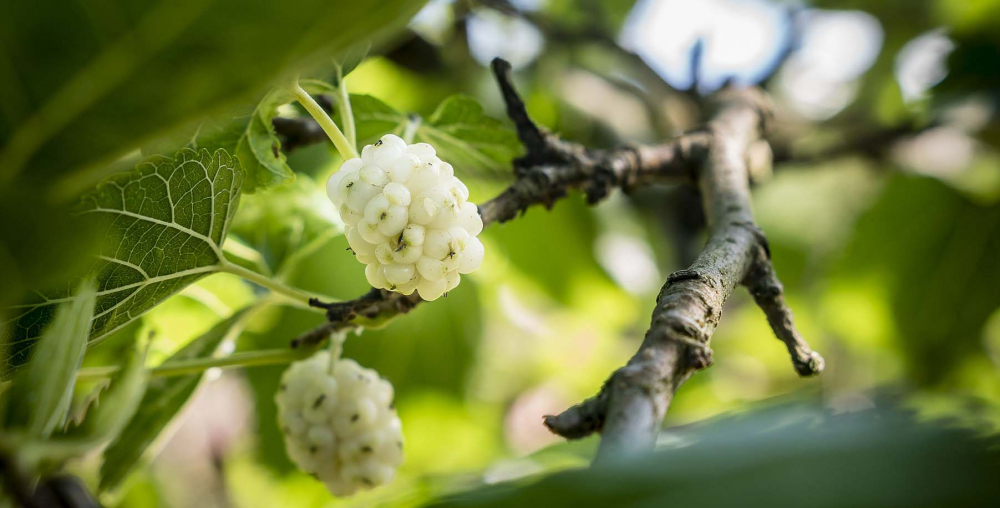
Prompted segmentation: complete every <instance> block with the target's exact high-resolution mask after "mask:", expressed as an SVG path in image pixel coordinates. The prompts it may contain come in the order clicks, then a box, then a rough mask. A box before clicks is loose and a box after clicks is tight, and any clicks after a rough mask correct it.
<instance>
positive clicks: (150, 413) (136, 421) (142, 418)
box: [100, 309, 246, 490]
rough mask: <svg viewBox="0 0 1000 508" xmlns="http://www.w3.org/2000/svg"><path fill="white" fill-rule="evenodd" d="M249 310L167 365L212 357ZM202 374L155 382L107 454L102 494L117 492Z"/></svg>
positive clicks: (226, 321) (196, 341)
mask: <svg viewBox="0 0 1000 508" xmlns="http://www.w3.org/2000/svg"><path fill="white" fill-rule="evenodd" d="M245 312H246V310H245V309H244V310H242V311H239V312H236V313H235V314H233V315H232V316H230V317H229V318H228V319H226V320H224V321H222V322H220V323H219V324H217V325H215V326H214V327H212V329H211V330H209V331H207V332H205V333H204V334H202V335H201V336H199V337H198V338H196V339H194V340H193V341H191V342H190V343H189V344H188V345H187V346H184V347H183V348H182V349H180V350H179V351H177V352H176V353H174V354H173V355H172V356H171V357H170V358H168V359H167V360H166V361H167V362H172V361H180V360H189V359H194V358H203V357H208V356H211V355H212V353H213V352H215V350H216V349H217V348H218V347H219V344H220V343H222V340H223V339H224V338H225V337H226V334H227V333H228V332H229V330H230V329H231V328H232V327H233V325H234V324H236V323H237V322H239V321H240V320H241V319H243V315H244V314H245ZM202 374H203V373H202V372H198V373H195V374H188V375H185V376H174V377H165V378H159V379H154V380H152V381H150V383H149V385H148V386H147V387H146V393H145V394H144V395H143V397H142V402H140V403H139V408H138V410H137V411H136V412H135V415H134V416H132V419H131V420H129V422H128V424H127V425H125V428H124V429H123V430H122V432H121V433H120V434H118V437H117V438H115V440H114V441H112V442H111V444H110V445H109V446H108V448H107V450H105V451H104V462H103V463H102V464H101V483H100V488H101V490H109V489H114V488H115V487H116V486H117V485H118V484H119V483H121V481H122V480H124V479H125V477H126V476H127V475H128V473H129V471H131V470H132V468H133V467H134V466H135V464H136V463H137V462H138V461H139V458H140V457H142V455H143V453H145V451H146V448H148V447H149V445H150V444H151V443H152V442H153V441H154V440H155V439H156V437H157V436H159V435H160V432H162V431H163V429H164V428H165V427H166V426H167V424H168V423H170V421H171V420H173V418H174V416H176V415H177V413H178V412H180V410H181V408H182V407H184V404H185V403H186V402H187V400H188V399H189V398H190V397H191V394H193V393H194V391H195V389H196V388H197V387H198V383H200V382H201V378H202V377H203V375H202Z"/></svg>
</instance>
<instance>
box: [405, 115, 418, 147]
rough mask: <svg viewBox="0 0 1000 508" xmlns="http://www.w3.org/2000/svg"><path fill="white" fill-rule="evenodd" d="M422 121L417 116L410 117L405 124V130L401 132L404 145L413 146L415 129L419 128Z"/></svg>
mask: <svg viewBox="0 0 1000 508" xmlns="http://www.w3.org/2000/svg"><path fill="white" fill-rule="evenodd" d="M422 121H423V119H422V118H420V116H419V115H410V118H409V121H407V122H406V130H404V131H403V141H405V142H406V144H408V145H412V144H413V137H414V136H416V135H417V129H419V128H420V123H421V122H422Z"/></svg>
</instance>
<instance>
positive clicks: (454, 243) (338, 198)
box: [326, 134, 484, 300]
mask: <svg viewBox="0 0 1000 508" xmlns="http://www.w3.org/2000/svg"><path fill="white" fill-rule="evenodd" d="M326 191H327V195H328V196H329V197H330V200H332V201H333V203H334V204H335V205H337V209H338V210H339V211H340V216H341V219H343V221H344V223H345V233H346V235H347V241H348V243H349V244H350V246H351V250H352V251H354V255H355V256H356V257H357V258H358V260H359V261H361V262H362V263H364V264H366V265H367V267H366V268H365V276H366V277H367V279H368V282H369V283H370V284H371V285H372V286H374V287H377V288H382V289H388V290H391V291H396V292H399V293H402V294H405V295H409V294H412V293H413V292H414V291H416V292H417V293H419V294H420V297H421V298H423V299H424V300H436V299H437V298H439V297H440V296H441V295H442V294H444V293H445V292H447V291H450V290H452V289H454V288H455V286H457V285H458V283H459V281H460V280H461V276H460V274H466V273H470V272H472V271H474V270H476V269H477V268H479V265H480V264H482V262H483V254H484V249H483V244H482V242H480V241H479V239H478V238H476V237H477V236H478V235H479V233H480V232H481V231H482V230H483V220H482V218H481V217H480V216H479V210H478V208H477V207H476V205H475V204H473V203H471V202H469V201H468V199H469V189H468V188H467V187H466V186H465V184H463V183H462V181H461V180H459V179H458V178H456V177H455V170H454V168H452V166H451V164H448V163H447V162H444V161H442V160H441V159H439V158H438V157H437V156H436V155H435V152H434V147H432V146H431V145H429V144H427V143H415V144H412V145H407V144H406V142H405V141H403V140H402V139H401V138H399V137H398V136H395V135H392V134H386V135H385V136H382V139H380V140H379V141H377V142H375V144H373V145H367V146H365V147H364V149H362V150H361V157H360V158H354V159H350V160H348V161H346V162H344V163H343V165H341V166H340V170H339V171H337V172H336V173H334V174H333V176H331V177H330V179H329V181H327V184H326Z"/></svg>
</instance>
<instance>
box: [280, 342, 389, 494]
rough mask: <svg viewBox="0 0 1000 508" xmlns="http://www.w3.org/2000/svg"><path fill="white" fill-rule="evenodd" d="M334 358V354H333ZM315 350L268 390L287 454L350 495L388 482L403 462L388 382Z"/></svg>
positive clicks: (333, 488) (334, 489)
mask: <svg viewBox="0 0 1000 508" xmlns="http://www.w3.org/2000/svg"><path fill="white" fill-rule="evenodd" d="M338 356H339V355H338ZM330 358H331V357H330V353H329V352H328V351H320V352H318V353H316V354H314V355H313V356H311V357H310V358H308V359H306V360H302V361H299V362H295V363H293V364H292V365H291V366H290V367H289V368H288V369H287V370H286V371H285V373H284V374H282V376H281V387H280V389H279V391H278V393H277V395H275V401H276V402H277V404H278V423H279V425H280V426H281V431H282V433H283V434H284V436H285V448H286V450H287V452H288V456H289V458H291V459H292V462H294V463H295V465H296V466H298V467H299V469H301V470H303V471H305V472H308V473H310V474H312V475H314V476H315V477H316V478H318V479H319V480H320V481H322V482H323V483H324V484H326V487H327V489H329V490H330V492H331V493H333V494H334V495H337V496H349V495H351V494H353V493H355V492H356V491H358V490H364V489H370V488H373V487H376V486H378V485H383V484H385V483H388V482H389V481H391V480H392V478H393V476H395V473H396V468H397V467H399V464H400V463H401V462H402V461H403V434H402V425H401V423H400V421H399V417H398V416H397V415H396V409H395V407H394V406H393V402H392V399H393V390H392V385H391V384H389V382H388V381H386V380H384V379H382V378H380V377H379V375H378V373H377V372H375V371H374V370H372V369H366V368H364V367H361V366H360V365H358V364H357V362H355V361H354V360H340V359H336V358H335V359H334V360H335V361H334V363H333V366H332V369H331V366H330Z"/></svg>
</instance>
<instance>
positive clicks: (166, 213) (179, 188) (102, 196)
mask: <svg viewBox="0 0 1000 508" xmlns="http://www.w3.org/2000/svg"><path fill="white" fill-rule="evenodd" d="M243 177H244V173H243V170H242V169H241V168H240V166H239V163H238V161H237V160H236V159H234V158H233V157H232V156H230V155H229V154H227V153H226V152H225V151H224V150H218V151H216V152H215V153H210V152H209V151H208V150H201V151H194V150H183V151H181V152H179V153H178V154H177V155H176V157H175V158H173V159H171V158H168V157H162V156H160V157H154V158H152V159H150V160H148V161H146V162H143V163H141V164H139V165H138V166H137V167H136V169H135V170H134V171H132V172H130V173H127V174H121V175H117V176H115V177H112V178H110V179H108V180H107V181H106V182H104V183H102V184H101V185H100V186H99V187H98V188H97V190H95V191H94V192H92V193H90V194H88V195H86V196H84V198H83V200H82V203H81V207H80V214H81V215H83V216H84V217H89V218H92V219H93V220H94V221H96V226H97V228H98V230H99V231H100V233H101V234H102V238H103V246H102V250H101V253H100V255H99V257H98V259H97V260H96V261H95V262H94V264H93V266H92V267H91V269H90V270H89V273H90V274H92V275H93V276H94V277H95V279H96V281H97V303H96V307H95V310H94V319H93V321H92V323H91V329H90V336H89V339H90V344H91V345H94V344H96V343H97V342H99V341H100V340H101V339H102V338H103V337H106V336H107V335H109V334H111V333H112V332H114V331H115V330H117V329H119V328H121V327H122V326H125V325H126V324H128V323H129V322H131V321H133V320H134V319H136V318H138V317H139V316H140V315H141V314H142V313H144V312H146V311H147V310H149V309H151V308H152V307H153V306H155V305H157V304H158V303H160V302H162V301H163V300H165V299H166V298H168V297H169V296H171V295H173V294H174V293H176V292H178V291H180V290H181V289H183V288H184V287H185V286H187V285H188V284H191V283H192V282H194V281H196V280H198V279H199V278H201V277H204V276H205V275H208V274H210V273H213V272H215V271H217V270H218V269H219V265H220V262H221V261H222V260H223V259H224V258H223V255H222V249H221V245H222V242H223V240H224V239H225V236H226V232H227V228H228V226H229V221H230V219H232V216H233V214H234V213H235V211H236V205H237V202H238V200H239V196H240V188H241V185H242V182H243ZM36 296H37V298H36V299H35V300H34V301H30V302H28V303H25V304H22V305H18V306H15V307H13V308H11V309H9V310H10V312H9V314H8V315H9V319H8V321H7V322H6V323H5V325H6V326H5V327H4V330H3V337H2V338H3V342H4V343H5V344H6V345H7V351H6V353H7V354H6V364H5V365H4V367H3V369H4V370H3V375H7V374H8V373H9V372H10V371H11V370H12V369H13V368H15V367H17V366H18V365H21V364H23V363H24V362H25V361H26V360H27V358H28V355H29V354H30V351H31V348H32V346H33V345H34V343H35V342H36V341H37V340H38V337H39V335H40V334H41V330H42V328H43V327H44V326H45V325H46V324H47V323H49V322H50V321H51V320H52V317H53V314H54V311H55V309H56V307H57V306H58V304H60V303H62V302H67V301H71V300H73V296H72V294H71V292H70V291H69V288H57V289H53V290H50V291H45V292H37V293H36Z"/></svg>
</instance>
